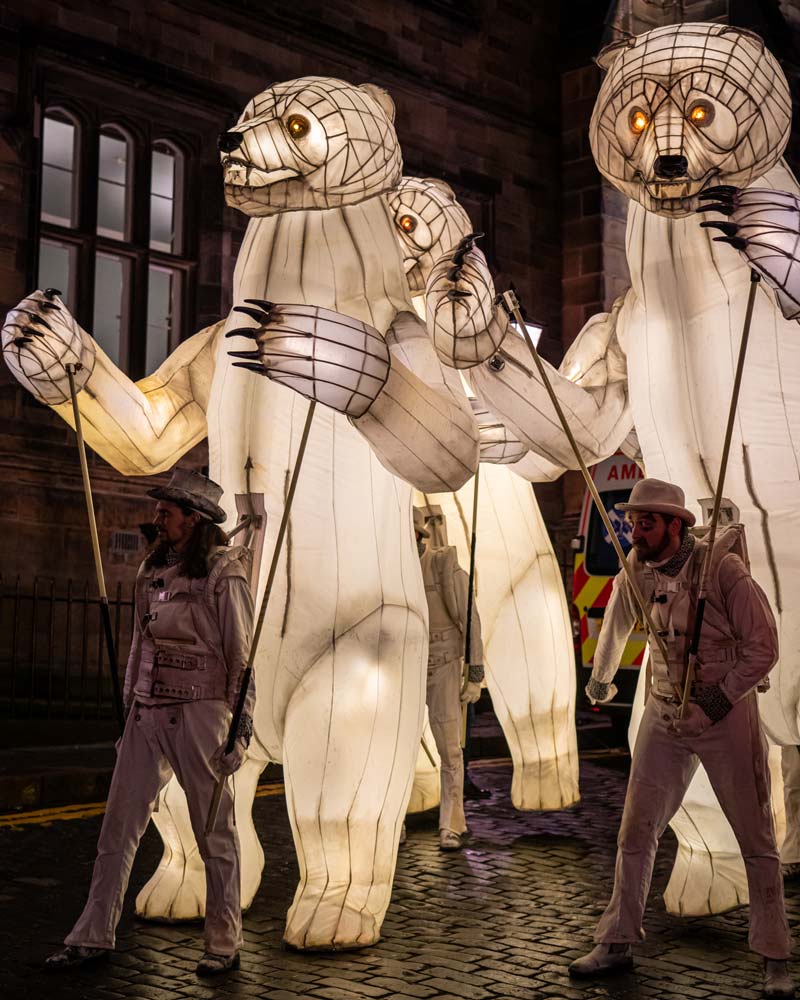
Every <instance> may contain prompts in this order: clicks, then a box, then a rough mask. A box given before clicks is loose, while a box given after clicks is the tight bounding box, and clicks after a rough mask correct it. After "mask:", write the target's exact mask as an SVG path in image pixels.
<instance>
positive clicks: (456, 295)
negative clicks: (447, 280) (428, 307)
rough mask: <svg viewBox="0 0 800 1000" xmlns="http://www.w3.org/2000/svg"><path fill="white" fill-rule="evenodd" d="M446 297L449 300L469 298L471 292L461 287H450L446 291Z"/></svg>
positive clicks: (456, 300) (455, 300)
mask: <svg viewBox="0 0 800 1000" xmlns="http://www.w3.org/2000/svg"><path fill="white" fill-rule="evenodd" d="M447 298H448V299H450V301H451V302H458V301H459V300H460V299H471V298H472V292H467V291H465V290H464V289H463V288H451V289H450V291H449V292H448V293H447Z"/></svg>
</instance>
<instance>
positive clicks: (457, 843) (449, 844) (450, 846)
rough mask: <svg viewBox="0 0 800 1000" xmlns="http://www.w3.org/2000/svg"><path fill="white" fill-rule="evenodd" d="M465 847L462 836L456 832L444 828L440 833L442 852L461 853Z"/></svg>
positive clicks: (440, 848)
mask: <svg viewBox="0 0 800 1000" xmlns="http://www.w3.org/2000/svg"><path fill="white" fill-rule="evenodd" d="M463 846H464V842H463V840H462V838H461V835H460V834H458V833H456V832H455V830H446V829H445V828H444V827H442V829H441V830H440V831H439V850H440V851H460V850H461V848H462V847H463Z"/></svg>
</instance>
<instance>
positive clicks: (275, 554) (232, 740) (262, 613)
mask: <svg viewBox="0 0 800 1000" xmlns="http://www.w3.org/2000/svg"><path fill="white" fill-rule="evenodd" d="M316 405H317V404H316V400H313V399H312V400H311V402H310V403H309V404H308V410H307V412H306V422H305V424H304V425H303V433H302V435H301V437H300V444H299V446H298V449H297V458H296V459H295V463H294V471H293V472H292V478H291V481H290V482H289V489H288V491H287V493H286V502H285V503H284V505H283V516H282V517H281V523H280V525H279V526H278V534H277V537H276V538H275V548H274V549H273V551H272V562H271V563H270V566H269V573H268V575H267V584H266V587H265V588H264V596H263V597H262V598H261V607H260V608H259V611H258V618H257V619H256V625H255V628H254V630H253V640H252V642H251V643H250V653H249V655H248V657H247V666H246V667H245V669H244V673H243V674H242V683H241V685H240V687H239V695H238V697H237V699H236V707H235V708H234V712H233V718H232V719H231V724H230V728H229V729H228V741H227V743H226V744H225V753H226V754H229V753H231V752H232V750H233V748H234V745H235V744H236V733H237V732H238V730H239V723H240V722H241V721H242V715H243V713H244V706H245V702H246V701H247V691H248V689H249V687H250V678H251V677H252V676H253V661H254V660H255V657H256V651H257V649H258V643H259V641H260V639H261V629H262V627H263V625H264V619H265V617H266V614H267V605H268V604H269V598H270V594H271V593H272V584H273V582H274V580H275V573H276V572H277V570H278V560H279V559H280V555H281V550H282V548H283V539H284V537H285V535H286V529H287V527H288V525H289V514H290V513H291V510H292V501H293V500H294V493H295V489H296V487H297V480H298V477H299V475H300V469H301V467H302V465H303V456H304V455H305V451H306V443H307V442H308V432H309V431H310V430H311V422H312V420H313V419H314V410H315V409H316ZM224 788H225V775H221V776H220V777H219V778H218V779H217V783H216V785H215V787H214V795H213V797H212V799H211V806H210V808H209V810H208V817H207V819H206V830H205V832H206V835H208V834H210V833H211V832H212V831H213V830H214V827H215V825H216V822H217V813H218V812H219V804H220V801H221V799H222V792H223V790H224Z"/></svg>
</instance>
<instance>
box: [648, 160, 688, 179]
mask: <svg viewBox="0 0 800 1000" xmlns="http://www.w3.org/2000/svg"><path fill="white" fill-rule="evenodd" d="M688 169H689V162H688V160H687V159H686V157H685V156H657V157H656V162H655V163H654V164H653V170H654V171H655V174H656V177H666V178H667V180H672V178H673V177H685V176H686V172H687V170H688Z"/></svg>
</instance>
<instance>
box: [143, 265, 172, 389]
mask: <svg viewBox="0 0 800 1000" xmlns="http://www.w3.org/2000/svg"><path fill="white" fill-rule="evenodd" d="M178 282H179V277H178V275H177V274H175V272H174V271H170V270H168V269H167V268H164V267H151V268H150V269H149V278H148V294H147V351H146V358H145V370H146V371H147V372H148V373H149V372H152V371H155V369H156V368H158V366H159V365H160V364H161V363H162V362H163V361H164V360H165V359H166V357H167V355H168V354H169V351H170V340H171V334H172V329H173V325H174V323H175V322H176V320H177V317H176V316H175V315H174V307H175V303H176V301H177V291H178Z"/></svg>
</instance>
